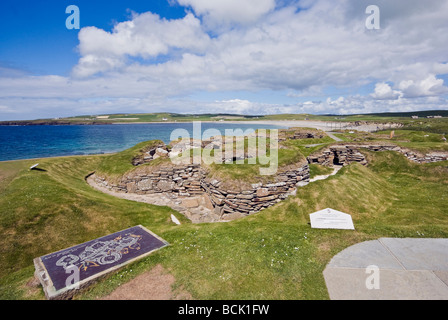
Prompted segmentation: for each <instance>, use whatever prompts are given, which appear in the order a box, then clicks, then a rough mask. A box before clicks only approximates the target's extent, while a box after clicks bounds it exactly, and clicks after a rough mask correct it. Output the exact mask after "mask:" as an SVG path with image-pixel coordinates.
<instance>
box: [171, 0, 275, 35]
mask: <svg viewBox="0 0 448 320" xmlns="http://www.w3.org/2000/svg"><path fill="white" fill-rule="evenodd" d="M177 2H178V3H179V4H180V5H182V6H186V7H191V8H193V10H194V12H195V13H196V14H197V15H198V16H202V17H204V19H205V24H206V25H208V26H210V27H212V28H217V27H218V28H219V27H220V26H223V25H224V26H228V25H231V24H234V23H236V24H241V25H248V24H251V23H254V22H256V21H257V20H258V19H259V18H261V17H262V16H264V15H265V14H267V13H268V12H271V11H272V10H273V9H274V8H275V0H213V1H210V0H177Z"/></svg>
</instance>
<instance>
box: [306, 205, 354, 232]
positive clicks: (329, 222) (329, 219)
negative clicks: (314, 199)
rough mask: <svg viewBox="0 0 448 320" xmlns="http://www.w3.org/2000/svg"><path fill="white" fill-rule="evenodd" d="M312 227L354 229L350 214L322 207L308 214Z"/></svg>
mask: <svg viewBox="0 0 448 320" xmlns="http://www.w3.org/2000/svg"><path fill="white" fill-rule="evenodd" d="M310 221H311V228H313V229H340V230H355V226H354V225H353V220H352V217H351V215H349V214H347V213H343V212H340V211H337V210H334V209H330V208H328V209H324V210H321V211H317V212H315V213H312V214H310Z"/></svg>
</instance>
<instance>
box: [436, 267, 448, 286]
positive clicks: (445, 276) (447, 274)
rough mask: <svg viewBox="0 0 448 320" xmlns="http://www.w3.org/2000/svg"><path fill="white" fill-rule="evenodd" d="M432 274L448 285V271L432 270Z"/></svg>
mask: <svg viewBox="0 0 448 320" xmlns="http://www.w3.org/2000/svg"><path fill="white" fill-rule="evenodd" d="M434 274H435V275H436V276H437V277H438V278H439V279H440V280H442V281H443V283H445V284H446V285H447V286H448V271H434Z"/></svg>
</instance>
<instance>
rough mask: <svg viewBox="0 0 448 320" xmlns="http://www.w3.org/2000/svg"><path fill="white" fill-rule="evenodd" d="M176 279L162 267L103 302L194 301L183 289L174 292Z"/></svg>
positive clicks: (149, 272) (144, 275) (119, 290)
mask: <svg viewBox="0 0 448 320" xmlns="http://www.w3.org/2000/svg"><path fill="white" fill-rule="evenodd" d="M174 283H175V278H174V277H173V275H171V274H169V273H168V272H167V271H166V270H165V269H164V268H163V267H162V266H161V265H157V266H156V267H154V268H153V269H152V270H151V271H148V272H145V273H143V274H141V275H139V276H137V277H136V278H135V279H133V280H131V281H129V282H128V283H125V284H123V285H121V286H120V287H119V288H117V289H116V290H115V291H114V292H112V293H111V294H109V295H108V296H106V297H104V298H102V299H101V300H192V296H191V294H190V293H189V292H187V291H185V290H184V289H182V288H179V289H176V290H173V285H174Z"/></svg>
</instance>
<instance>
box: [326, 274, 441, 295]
mask: <svg viewBox="0 0 448 320" xmlns="http://www.w3.org/2000/svg"><path fill="white" fill-rule="evenodd" d="M368 277H369V274H367V273H366V270H365V269H356V268H355V269H351V268H327V269H325V271H324V278H325V281H326V283H327V289H328V293H329V295H330V299H332V300H448V286H446V285H445V284H444V283H443V282H442V281H440V279H439V278H438V277H437V276H436V275H435V274H434V273H433V272H431V271H428V270H422V271H407V270H382V269H381V270H380V273H379V289H371V290H369V289H368V287H367V285H366V281H367V279H368Z"/></svg>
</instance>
